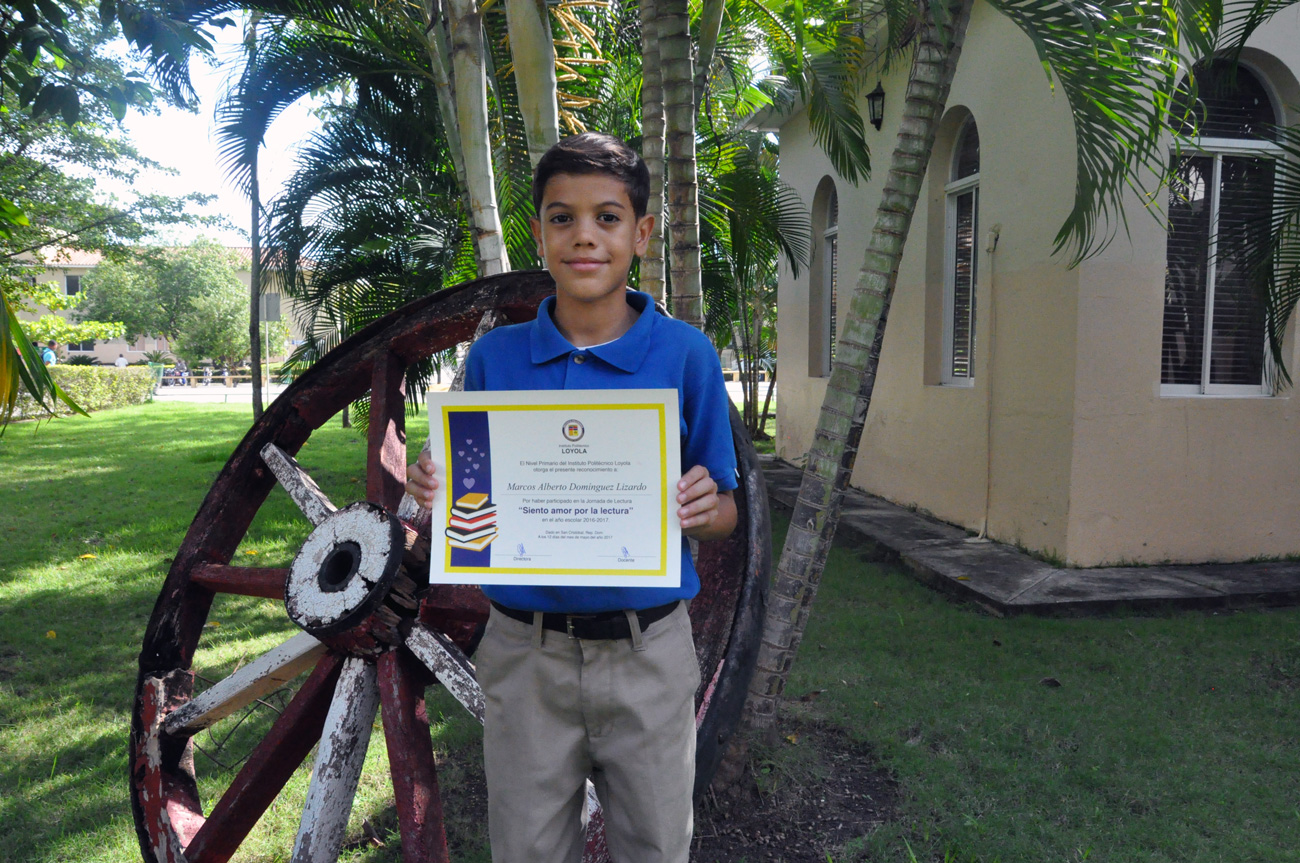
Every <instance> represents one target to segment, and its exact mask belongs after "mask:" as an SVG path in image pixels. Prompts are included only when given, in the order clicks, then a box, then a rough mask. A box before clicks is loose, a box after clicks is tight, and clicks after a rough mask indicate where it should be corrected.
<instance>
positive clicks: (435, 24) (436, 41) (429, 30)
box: [422, 0, 469, 212]
mask: <svg viewBox="0 0 1300 863" xmlns="http://www.w3.org/2000/svg"><path fill="white" fill-rule="evenodd" d="M422 8H423V9H424V14H425V21H424V43H425V50H426V51H427V52H428V54H429V67H430V69H431V70H432V72H433V84H434V87H435V89H436V90H437V93H438V112H439V113H440V114H441V115H442V127H443V129H444V131H446V133H447V151H448V152H449V153H450V154H451V164H452V167H453V168H455V169H456V186H457V187H458V188H459V189H461V194H462V196H463V197H464V199H465V210H466V212H469V195H468V192H466V191H465V190H466V189H468V188H469V182H468V181H467V180H466V179H465V154H464V153H463V152H461V149H460V121H459V119H458V118H457V117H456V85H455V82H454V81H453V80H452V75H451V39H450V38H449V37H448V35H447V23H446V20H445V19H444V18H443V14H442V6H441V4H440V3H439V0H427V2H426V3H425V5H424V6H423V7H422Z"/></svg>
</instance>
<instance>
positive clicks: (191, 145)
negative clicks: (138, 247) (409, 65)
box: [100, 26, 320, 246]
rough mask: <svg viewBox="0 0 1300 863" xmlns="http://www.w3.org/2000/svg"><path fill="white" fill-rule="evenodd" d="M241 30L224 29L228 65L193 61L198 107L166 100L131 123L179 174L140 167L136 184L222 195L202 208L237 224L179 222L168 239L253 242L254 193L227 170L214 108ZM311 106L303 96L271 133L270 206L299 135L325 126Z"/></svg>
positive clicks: (141, 141) (267, 159)
mask: <svg viewBox="0 0 1300 863" xmlns="http://www.w3.org/2000/svg"><path fill="white" fill-rule="evenodd" d="M241 32H242V29H241V28H240V27H238V26H236V27H226V28H225V29H223V30H220V31H218V32H217V33H216V34H215V36H216V41H217V59H218V60H221V61H223V63H222V65H221V66H220V67H217V68H213V67H212V66H211V65H209V63H207V62H206V61H204V60H195V61H194V62H193V64H192V67H191V76H192V78H193V81H194V89H195V90H196V91H197V92H198V94H199V110H198V113H190V112H187V111H182V110H179V109H176V108H172V107H170V106H165V105H164V106H163V107H162V110H161V111H160V112H159V113H158V114H156V115H150V114H144V113H142V112H140V111H134V110H133V111H131V112H130V113H129V114H128V115H127V118H126V120H125V122H124V125H125V127H126V129H127V132H128V134H129V135H130V137H131V140H132V141H133V142H134V143H135V145H136V147H137V148H138V149H139V150H140V152H141V153H142V154H143V155H145V156H148V157H149V158H151V159H153V160H154V161H156V162H159V163H161V164H163V165H166V166H167V167H169V168H174V169H175V170H176V171H178V173H177V174H176V175H174V176H169V175H167V174H164V173H162V172H159V171H151V172H148V173H144V174H141V175H140V176H139V177H138V178H137V179H136V183H135V188H136V190H137V191H142V192H153V193H160V194H167V195H184V194H188V193H190V192H204V193H206V194H211V195H216V196H217V199H216V200H215V201H214V202H213V203H212V204H210V205H209V206H208V208H207V209H206V210H204V211H202V212H205V213H215V214H220V215H224V216H225V217H226V218H227V219H228V220H229V221H230V222H231V224H232V225H233V226H234V227H233V228H231V229H227V230H218V229H215V228H186V227H180V228H174V229H172V230H170V231H168V232H166V233H164V234H163V238H164V240H165V241H174V242H188V241H190V240H192V239H194V238H195V237H197V236H199V235H200V234H202V235H205V236H209V237H213V238H215V239H216V240H218V241H219V242H222V243H225V244H226V245H232V246H246V245H248V243H249V240H248V228H249V224H250V215H251V214H250V208H249V202H248V199H247V198H246V197H245V196H244V195H243V194H242V193H241V192H240V191H239V190H238V189H236V188H235V187H234V186H233V184H231V183H229V182H228V181H227V180H226V179H225V177H224V176H223V173H222V170H221V168H220V167H219V163H218V159H217V144H216V140H215V137H214V132H215V122H214V119H213V115H214V111H215V109H216V105H217V102H218V100H219V99H220V97H221V94H222V93H223V92H224V91H225V89H226V87H227V81H228V80H231V79H232V78H233V77H234V76H235V75H237V74H238V66H237V64H236V62H235V61H236V60H237V58H238V56H239V53H240V50H241V49H240V36H241ZM319 125H320V124H319V121H318V120H317V119H316V117H315V116H314V115H313V114H312V113H311V104H310V102H309V100H307V99H303V100H299V101H298V102H297V103H295V104H294V105H292V106H290V107H289V109H288V110H286V111H285V112H284V113H283V114H282V115H281V116H280V117H278V118H276V120H275V122H274V123H273V124H272V126H271V128H270V130H269V131H268V133H267V136H266V146H265V147H264V148H263V149H262V153H261V155H260V157H259V166H258V174H259V177H260V180H261V192H262V202H263V205H265V203H266V202H267V201H269V200H270V199H271V198H272V197H273V196H275V195H276V194H278V193H279V191H280V190H281V188H283V185H284V182H285V181H286V180H287V179H288V178H289V176H290V175H291V174H292V173H293V162H294V154H295V152H296V149H297V145H298V143H299V142H300V141H303V140H305V139H306V138H307V137H308V136H309V135H310V134H311V132H313V131H314V130H315V129H316V128H318V127H319ZM100 191H101V192H103V193H106V194H116V195H117V196H118V197H119V198H120V197H122V193H123V191H124V187H123V186H121V185H119V184H114V183H109V182H101V186H100Z"/></svg>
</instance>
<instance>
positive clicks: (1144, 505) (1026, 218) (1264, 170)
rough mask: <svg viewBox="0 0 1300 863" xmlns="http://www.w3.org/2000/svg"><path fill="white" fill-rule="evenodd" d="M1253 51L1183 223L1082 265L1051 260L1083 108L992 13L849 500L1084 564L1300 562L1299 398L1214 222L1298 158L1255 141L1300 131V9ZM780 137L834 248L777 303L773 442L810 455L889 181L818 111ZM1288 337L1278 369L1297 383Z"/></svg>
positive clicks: (1140, 231)
mask: <svg viewBox="0 0 1300 863" xmlns="http://www.w3.org/2000/svg"><path fill="white" fill-rule="evenodd" d="M1242 60H1243V63H1244V66H1245V71H1244V73H1243V74H1242V75H1241V76H1240V78H1239V79H1238V83H1237V87H1236V89H1235V90H1232V89H1225V88H1217V89H1216V90H1215V93H1214V94H1210V91H1209V88H1205V87H1202V95H1203V99H1204V102H1205V104H1204V106H1203V109H1204V110H1205V111H1206V117H1207V119H1206V121H1205V123H1204V129H1205V132H1206V136H1205V137H1204V138H1203V139H1201V141H1200V143H1199V146H1198V148H1197V150H1196V151H1195V152H1193V153H1188V154H1187V155H1185V156H1183V157H1182V161H1181V163H1180V164H1181V170H1180V174H1181V181H1182V182H1181V183H1180V188H1179V189H1178V190H1177V192H1178V195H1177V198H1176V201H1175V202H1174V203H1172V204H1170V206H1169V214H1170V224H1171V226H1172V227H1171V229H1170V230H1169V231H1168V232H1167V231H1166V229H1165V227H1164V226H1163V224H1162V223H1161V222H1159V221H1157V220H1156V219H1153V218H1150V217H1149V216H1147V215H1146V214H1145V213H1144V212H1143V208H1142V206H1141V202H1140V201H1139V200H1138V199H1137V198H1136V197H1134V199H1133V200H1132V201H1130V202H1129V207H1128V214H1129V225H1130V228H1131V235H1130V236H1128V237H1126V236H1125V235H1124V233H1123V231H1122V229H1121V231H1120V234H1119V236H1118V237H1117V238H1116V239H1115V241H1114V242H1113V243H1112V244H1111V245H1110V246H1109V247H1108V248H1107V250H1106V251H1105V252H1104V253H1103V254H1101V255H1099V256H1097V257H1094V258H1092V259H1090V260H1089V261H1087V262H1086V263H1084V264H1083V265H1081V266H1079V267H1077V268H1075V269H1068V268H1067V266H1066V264H1067V261H1066V260H1065V259H1064V258H1063V257H1062V256H1059V255H1056V256H1054V255H1053V254H1052V245H1053V239H1054V236H1055V234H1056V232H1057V230H1058V229H1059V227H1060V226H1061V224H1062V222H1063V220H1064V218H1065V216H1066V214H1067V212H1068V211H1069V209H1070V206H1071V203H1072V198H1073V192H1074V182H1075V147H1074V141H1073V132H1072V124H1071V119H1070V114H1069V110H1068V107H1067V104H1066V102H1065V99H1064V97H1063V95H1062V94H1061V93H1060V91H1059V89H1058V90H1057V91H1056V92H1053V91H1052V90H1051V89H1050V88H1049V86H1048V83H1047V81H1046V79H1045V77H1044V74H1043V70H1042V67H1041V66H1040V64H1039V62H1038V59H1037V56H1036V54H1035V52H1034V49H1033V46H1032V45H1031V43H1030V41H1029V40H1028V39H1027V38H1026V37H1025V36H1024V35H1023V34H1022V33H1021V31H1019V30H1018V29H1017V28H1016V27H1015V26H1014V25H1013V24H1012V23H1011V22H1010V21H1009V20H1008V19H1007V18H1005V17H1004V16H1002V15H1000V14H998V13H997V12H995V11H994V10H993V9H991V8H990V7H988V6H986V5H984V4H982V3H981V4H976V7H975V11H974V15H973V17H972V20H971V24H970V29H969V35H968V37H967V40H966V45H965V49H964V50H963V53H962V58H961V64H960V67H959V71H958V73H957V77H956V80H955V81H954V84H953V87H952V93H951V97H950V99H949V102H948V104H949V108H948V111H947V113H946V115H945V116H944V118H943V122H942V126H941V129H940V133H939V138H938V143H937V145H936V149H935V152H934V157H933V160H932V162H931V164H930V169H929V175H928V177H927V180H926V186H925V188H926V193H925V194H923V196H922V199H921V201H920V203H919V205H918V209H917V212H916V217H915V220H914V221H913V224H912V229H911V236H910V238H909V240H908V244H907V249H906V253H905V255H904V257H903V261H902V265H901V268H900V271H899V277H898V287H897V292H896V294H895V298H894V302H893V307H892V310H891V312H890V317H889V325H888V330H887V332H886V336H885V341H884V351H883V355H882V357H881V362H880V371H879V378H878V381H877V384H876V389H875V395H874V399H873V403H872V406H871V411H870V414H869V416H868V420H867V425H866V429H865V431H864V433H863V437H862V449H861V452H860V454H859V456H858V459H857V465H856V469H855V471H854V474H853V478H852V483H853V485H855V486H857V487H860V488H863V489H865V490H867V491H870V492H872V493H874V494H877V495H880V496H882V497H885V498H887V499H889V500H891V501H894V502H896V503H899V504H904V505H908V506H916V507H918V508H920V509H923V510H926V511H929V512H930V513H933V514H934V515H935V516H937V517H939V518H941V519H943V520H945V521H949V522H952V523H953V524H957V525H960V526H963V527H965V528H967V529H968V530H970V531H972V532H979V531H981V530H982V529H986V530H987V533H988V535H989V536H990V537H992V538H994V539H997V540H1001V541H1004V542H1009V543H1017V544H1021V545H1023V546H1025V547H1027V548H1029V549H1032V550H1035V551H1038V552H1041V553H1044V554H1046V555H1049V556H1054V557H1058V558H1061V559H1063V560H1065V561H1067V562H1068V563H1070V564H1074V565H1079V566H1096V565H1100V564H1114V563H1120V562H1131V563H1155V562H1161V561H1179V562H1192V561H1231V560H1246V559H1251V558H1257V557H1271V556H1283V555H1293V554H1296V553H1300V518H1298V517H1297V515H1296V513H1297V512H1300V404H1298V400H1297V396H1296V392H1295V389H1294V388H1279V387H1277V386H1276V384H1275V374H1274V370H1273V369H1272V368H1271V366H1270V363H1269V362H1268V361H1267V360H1266V351H1265V341H1264V331H1263V329H1262V327H1263V323H1262V320H1263V319H1262V315H1261V313H1259V312H1258V308H1257V307H1258V304H1257V303H1255V302H1254V301H1253V299H1252V295H1251V293H1250V286H1249V284H1248V281H1247V279H1246V278H1245V277H1244V276H1243V275H1242V274H1241V273H1240V270H1239V268H1237V269H1235V268H1234V264H1236V263H1237V260H1236V259H1234V257H1233V255H1232V254H1231V253H1230V252H1227V251H1224V250H1221V251H1220V253H1219V254H1218V255H1217V256H1214V257H1213V258H1211V257H1210V256H1208V255H1207V249H1208V248H1209V246H1210V244H1211V242H1214V241H1215V236H1214V235H1212V234H1211V232H1210V226H1211V224H1214V223H1216V222H1217V223H1218V224H1220V225H1221V226H1226V225H1229V224H1232V223H1233V221H1234V220H1236V223H1240V222H1241V221H1242V220H1244V219H1246V218H1247V217H1249V216H1250V215H1251V214H1253V213H1257V212H1259V211H1260V208H1263V211H1264V212H1267V210H1268V208H1269V207H1270V206H1271V199H1272V176H1273V175H1272V165H1273V162H1274V160H1275V159H1277V158H1280V152H1279V151H1278V150H1277V149H1276V147H1274V146H1273V145H1272V144H1270V143H1269V142H1268V141H1267V140H1266V139H1265V138H1264V137H1263V136H1261V134H1260V133H1259V128H1260V126H1261V124H1263V123H1269V122H1277V123H1285V124H1288V125H1292V124H1295V123H1296V122H1297V120H1300V116H1298V115H1297V113H1296V109H1295V106H1300V84H1297V76H1298V75H1300V10H1297V9H1294V8H1292V9H1288V10H1285V11H1284V12H1283V13H1282V14H1281V15H1279V16H1277V18H1275V19H1274V21H1273V22H1271V23H1270V25H1269V26H1268V27H1267V28H1265V29H1264V30H1262V31H1261V32H1260V33H1259V34H1258V35H1257V36H1256V37H1255V38H1254V39H1253V40H1252V42H1251V47H1250V49H1249V50H1247V51H1246V52H1245V54H1244V55H1243V57H1242ZM1212 71H1213V70H1211V72H1212ZM906 72H907V70H906V68H905V65H904V66H903V67H901V68H900V69H899V70H898V71H897V72H896V73H895V74H894V75H893V76H892V77H887V78H885V79H884V81H883V85H884V90H885V92H886V94H887V95H886V101H885V116H884V126H883V130H882V131H879V132H875V131H874V130H872V129H870V128H868V129H867V132H868V141H869V143H870V145H871V147H872V151H873V155H874V156H875V163H876V165H877V166H882V165H885V164H887V159H888V153H889V150H890V147H891V145H892V142H893V137H894V124H896V123H897V122H898V118H899V115H900V113H901V107H902V94H903V91H904V81H905V77H906ZM865 108H866V106H865V105H863V115H864V116H865V115H866V110H865ZM779 122H780V140H781V175H782V178H783V179H784V180H785V181H786V182H787V183H789V184H790V185H792V186H793V187H794V188H795V189H797V190H798V191H799V192H800V194H801V195H802V196H803V197H804V200H805V201H808V202H810V204H811V208H812V216H813V224H814V236H815V237H816V239H817V247H816V249H815V257H814V264H813V266H812V268H811V272H810V273H807V272H806V273H803V274H802V275H801V277H800V278H799V279H794V278H792V277H791V276H790V275H789V272H788V271H787V272H786V273H785V274H784V276H783V277H782V280H781V283H780V291H779V300H778V303H779V338H780V344H781V363H780V367H779V371H778V392H779V405H778V413H777V442H776V447H777V453H778V455H780V456H782V457H784V458H786V459H791V460H797V459H799V457H800V456H801V454H802V453H804V452H806V451H807V449H808V446H809V444H810V442H811V440H812V434H813V430H814V428H815V426H816V422H817V414H818V410H819V408H820V406H821V401H822V396H823V393H824V389H825V383H826V379H827V378H826V375H827V374H828V370H829V362H830V351H831V348H830V345H831V344H832V339H833V333H834V327H835V321H836V317H837V312H838V302H837V300H838V301H842V302H844V303H845V305H847V299H846V298H847V296H848V294H849V293H850V291H851V290H852V288H853V285H854V284H855V282H856V280H857V271H858V268H859V267H860V266H861V263H862V260H863V252H864V249H865V246H866V240H867V236H868V232H869V231H870V227H871V224H872V222H873V214H874V209H875V206H876V203H877V199H878V196H879V193H880V188H881V185H882V183H883V178H884V173H885V172H884V169H883V168H881V167H878V169H877V172H876V174H875V176H874V177H873V178H872V179H871V181H870V182H864V183H862V184H861V185H859V186H857V187H854V186H852V185H850V184H849V183H847V182H845V181H843V180H842V179H841V178H839V177H838V176H837V175H836V174H835V172H834V170H833V169H832V168H831V166H830V163H829V160H828V159H827V158H826V156H825V155H824V154H823V153H822V151H821V150H820V149H819V147H818V146H817V144H816V143H815V142H814V140H813V138H812V136H811V135H810V134H809V129H808V118H807V114H806V112H804V111H802V110H797V111H796V112H794V113H792V114H790V115H788V116H786V117H784V118H782V119H781V120H780V121H779ZM1161 199H1162V201H1165V200H1169V199H1170V196H1169V194H1168V192H1165V191H1162V193H1161ZM1294 324H1295V322H1294V321H1292V322H1291V326H1290V329H1289V334H1288V336H1287V341H1286V346H1285V357H1286V364H1287V367H1288V368H1289V369H1290V371H1291V373H1292V374H1293V375H1294V376H1295V377H1296V379H1297V381H1300V351H1297V346H1296V339H1295V335H1294V329H1295V325H1294Z"/></svg>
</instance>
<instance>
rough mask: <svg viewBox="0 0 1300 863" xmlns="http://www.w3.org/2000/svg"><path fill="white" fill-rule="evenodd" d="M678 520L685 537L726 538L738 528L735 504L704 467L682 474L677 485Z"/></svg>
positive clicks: (729, 494) (698, 466)
mask: <svg viewBox="0 0 1300 863" xmlns="http://www.w3.org/2000/svg"><path fill="white" fill-rule="evenodd" d="M677 503H678V504H679V506H678V508H677V517H678V518H680V519H681V521H682V534H684V535H685V536H693V537H695V538H696V539H723V538H725V537H728V536H730V535H731V532H732V531H733V530H735V528H736V501H735V499H734V498H733V497H732V494H731V492H729V491H722V492H720V491H718V484H717V483H716V482H714V481H713V477H711V476H709V471H708V469H707V468H705V467H704V465H699V464H697V465H696V466H695V467H693V468H691V469H690V470H688V471H687V472H686V473H684V474H682V478H681V479H680V480H678V482H677Z"/></svg>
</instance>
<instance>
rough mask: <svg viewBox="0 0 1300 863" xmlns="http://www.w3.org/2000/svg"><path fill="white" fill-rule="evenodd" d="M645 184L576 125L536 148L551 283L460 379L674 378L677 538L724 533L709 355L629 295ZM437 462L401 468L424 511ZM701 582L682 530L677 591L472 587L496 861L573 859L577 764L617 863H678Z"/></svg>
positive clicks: (493, 385)
mask: <svg viewBox="0 0 1300 863" xmlns="http://www.w3.org/2000/svg"><path fill="white" fill-rule="evenodd" d="M649 187H650V178H649V172H648V171H647V170H646V167H645V163H644V162H642V161H641V158H640V157H639V156H637V154H636V153H635V152H633V151H632V150H631V149H630V148H629V147H628V146H627V145H626V144H624V143H623V142H622V141H620V140H618V139H617V138H613V137H610V136H608V135H599V134H594V133H589V132H588V133H584V134H582V135H577V136H575V137H572V138H567V139H565V140H563V141H561V142H559V143H558V144H556V145H555V146H554V147H552V148H551V149H550V150H548V151H547V153H546V154H545V155H544V156H543V157H542V159H541V160H540V162H539V163H538V165H537V171H536V175H535V177H534V179H533V203H534V205H535V206H536V208H537V213H538V218H536V219H533V220H532V228H533V236H534V237H535V238H536V240H537V253H538V255H540V256H541V257H542V259H543V260H544V261H545V262H546V268H547V270H549V271H550V273H551V275H552V276H553V277H554V279H555V283H556V296H555V297H553V298H549V299H547V300H546V301H545V302H543V303H542V305H541V307H540V308H539V309H538V315H537V320H536V321H533V322H532V323H528V324H520V325H517V326H511V327H502V328H500V329H497V330H493V331H492V332H489V333H487V334H486V335H484V336H483V337H482V338H480V339H479V340H478V342H477V343H475V345H474V346H473V347H472V348H471V349H470V353H469V357H468V359H467V360H466V362H467V369H466V372H467V373H466V376H465V389H467V390H501V389H628V388H630V389H639V388H669V387H671V388H675V389H677V391H678V403H679V407H680V408H681V417H682V423H681V448H682V464H683V465H693V466H692V467H691V468H690V469H689V470H687V471H686V473H685V474H684V475H683V476H682V478H681V481H680V482H678V484H677V489H678V495H677V502H678V505H679V508H678V510H677V514H678V517H679V518H680V519H681V525H682V533H683V534H684V536H694V537H697V538H699V539H721V538H723V537H726V536H728V535H729V534H730V533H731V531H732V529H733V528H734V527H735V524H736V506H735V502H734V500H733V498H732V493H731V490H732V489H734V488H735V487H736V463H735V451H734V449H733V446H732V441H731V429H730V423H729V419H728V409H729V402H728V397H727V393H726V388H725V385H724V384H723V381H722V373H721V369H720V367H719V365H718V359H717V354H716V353H715V352H714V350H713V347H712V346H711V345H710V344H709V342H708V340H707V339H706V338H705V337H704V336H703V335H702V334H700V333H699V332H698V331H696V330H694V329H692V328H691V327H690V326H688V325H686V324H683V323H681V322H679V321H674V320H671V319H669V318H666V317H664V316H662V315H660V314H658V313H657V312H656V311H655V308H654V303H653V301H652V300H651V299H650V297H649V296H648V295H647V294H643V293H639V292H632V291H628V290H627V274H628V270H629V268H630V267H631V266H632V260H633V258H634V257H635V256H638V255H642V254H644V253H645V250H646V247H647V245H648V244H649V241H650V235H651V231H652V230H653V229H654V223H655V217H654V216H649V215H646V200H647V198H648V196H649ZM434 470H435V469H434V465H433V462H432V460H431V459H430V458H429V457H428V455H427V454H421V456H420V458H419V459H418V460H417V461H416V463H415V464H413V465H411V466H410V468H409V469H408V471H407V476H408V482H407V492H408V493H410V494H411V495H412V496H413V497H415V499H416V500H417V501H419V502H420V503H421V505H423V506H426V507H431V506H432V504H433V499H434V490H435V489H436V488H437V487H438V483H437V479H436V478H435V477H434ZM698 590H699V577H698V576H697V575H696V573H695V569H694V567H693V565H692V564H691V558H690V554H689V552H688V550H687V548H686V542H685V540H684V539H683V542H682V584H681V587H680V589H672V588H581V587H517V586H503V585H495V586H485V587H484V588H483V592H484V593H486V594H487V595H488V598H489V599H491V600H492V614H491V617H490V618H489V620H488V625H487V630H486V632H485V633H484V636H483V640H482V642H481V643H480V645H479V648H478V651H477V652H476V653H475V657H474V658H475V662H476V664H477V670H478V676H479V683H480V684H481V685H482V687H483V692H484V696H485V698H486V703H487V713H486V720H485V722H484V729H483V760H484V765H485V768H486V773H487V785H488V832H489V836H490V838H491V844H492V859H493V861H494V863H577V861H578V860H579V859H580V858H581V856H582V847H583V829H582V824H581V818H582V812H583V808H584V805H585V780H586V779H587V778H588V776H590V777H591V779H592V781H593V782H594V783H595V784H596V791H597V794H598V795H599V797H600V799H601V802H602V804H603V805H604V809H605V824H606V835H607V838H608V841H609V849H610V853H611V855H612V856H613V858H614V860H615V861H616V863H686V861H687V859H688V857H689V852H690V842H691V829H692V821H691V818H692V810H691V791H692V786H693V784H694V780H695V700H694V696H695V690H696V688H697V686H698V685H699V666H698V664H697V662H696V658H695V648H694V643H693V642H692V640H691V627H690V620H689V618H688V617H687V614H686V608H685V603H684V601H685V600H689V599H690V598H691V597H692V596H694V595H695V594H696V593H697V592H698Z"/></svg>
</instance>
